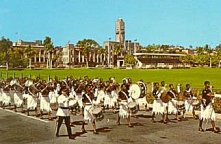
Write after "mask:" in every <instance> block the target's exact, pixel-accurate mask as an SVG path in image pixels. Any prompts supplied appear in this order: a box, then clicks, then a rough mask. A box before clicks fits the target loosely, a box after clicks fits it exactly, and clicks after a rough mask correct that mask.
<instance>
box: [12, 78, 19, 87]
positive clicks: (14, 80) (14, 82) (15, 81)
mask: <svg viewBox="0 0 221 144" xmlns="http://www.w3.org/2000/svg"><path fill="white" fill-rule="evenodd" d="M17 83H18V82H17V80H16V79H13V80H11V81H10V86H13V85H15V84H17Z"/></svg>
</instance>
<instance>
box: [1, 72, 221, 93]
mask: <svg viewBox="0 0 221 144" xmlns="http://www.w3.org/2000/svg"><path fill="white" fill-rule="evenodd" d="M6 73H8V77H9V76H12V77H13V75H14V74H15V76H16V77H20V76H22V75H23V76H30V75H31V76H32V77H33V78H35V77H36V76H39V75H40V77H41V78H43V79H47V78H48V76H49V75H50V77H51V78H54V76H57V77H58V78H59V79H63V78H65V77H66V76H73V77H75V78H79V77H84V76H86V75H87V76H89V77H90V78H97V77H101V78H103V79H104V80H108V78H109V77H115V78H116V80H117V81H118V82H119V83H121V82H122V79H123V78H125V77H130V78H132V80H133V81H134V82H136V81H138V80H140V79H143V80H144V82H146V83H147V82H156V81H158V82H160V81H162V80H164V81H165V82H166V83H167V84H170V83H173V84H174V85H176V84H178V83H180V84H182V85H183V86H184V85H185V84H186V83H190V84H191V85H192V87H194V88H203V82H204V81H205V80H209V81H210V82H211V85H213V86H214V88H215V89H219V90H221V80H220V78H221V69H214V68H212V69H211V68H191V69H171V70H168V69H132V70H126V69H63V70H48V69H44V70H20V71H18V70H9V71H6V70H2V69H1V70H0V74H1V76H2V77H3V78H6V75H7V74H6Z"/></svg>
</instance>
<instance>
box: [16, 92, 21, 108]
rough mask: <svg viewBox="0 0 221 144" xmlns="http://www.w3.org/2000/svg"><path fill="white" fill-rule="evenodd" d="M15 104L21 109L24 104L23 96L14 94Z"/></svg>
mask: <svg viewBox="0 0 221 144" xmlns="http://www.w3.org/2000/svg"><path fill="white" fill-rule="evenodd" d="M14 103H15V105H16V106H17V107H20V106H21V105H22V104H23V94H22V93H14Z"/></svg>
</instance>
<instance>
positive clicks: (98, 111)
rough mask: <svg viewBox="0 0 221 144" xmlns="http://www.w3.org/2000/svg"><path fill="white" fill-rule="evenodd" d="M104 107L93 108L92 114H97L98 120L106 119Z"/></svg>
mask: <svg viewBox="0 0 221 144" xmlns="http://www.w3.org/2000/svg"><path fill="white" fill-rule="evenodd" d="M102 110H103V108H102V107H94V108H93V109H92V114H93V115H94V116H95V118H96V120H99V121H101V120H103V119H104V115H103V112H102Z"/></svg>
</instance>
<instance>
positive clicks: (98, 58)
mask: <svg viewBox="0 0 221 144" xmlns="http://www.w3.org/2000/svg"><path fill="white" fill-rule="evenodd" d="M100 55H101V54H99V53H98V54H97V55H96V57H97V63H100V61H99V56H100Z"/></svg>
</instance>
